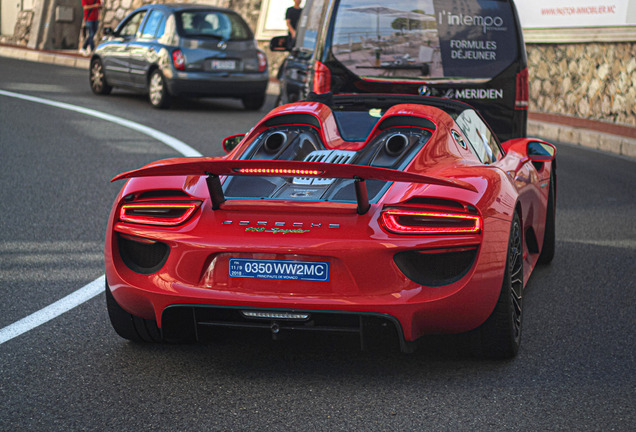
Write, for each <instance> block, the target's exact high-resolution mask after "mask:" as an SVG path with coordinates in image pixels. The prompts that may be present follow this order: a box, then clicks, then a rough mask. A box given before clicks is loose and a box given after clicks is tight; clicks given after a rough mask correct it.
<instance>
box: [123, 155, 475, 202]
mask: <svg viewBox="0 0 636 432" xmlns="http://www.w3.org/2000/svg"><path fill="white" fill-rule="evenodd" d="M191 175H198V176H204V175H205V176H207V178H206V182H207V185H208V190H209V192H210V198H211V199H212V208H213V209H214V210H216V209H218V208H219V207H220V205H221V204H222V203H224V202H225V196H224V194H223V189H222V188H221V181H220V178H219V177H220V176H255V177H321V178H339V179H350V180H354V181H355V184H354V185H355V190H356V200H357V203H358V213H359V214H364V213H366V212H367V211H368V210H369V208H370V204H369V197H368V193H367V187H366V183H365V180H382V181H390V182H407V183H425V184H433V185H438V186H448V187H453V188H459V189H466V190H469V191H473V192H477V189H476V188H475V187H474V186H473V185H471V184H470V183H467V182H464V181H461V180H452V179H447V178H442V177H435V176H429V175H423V174H415V173H409V172H404V171H398V170H393V169H388V168H379V167H371V166H365V165H350V164H346V165H345V164H334V163H324V162H302V161H285V160H274V161H271V160H233V159H220V158H215V157H198V158H173V159H164V160H160V161H157V162H153V163H150V164H148V165H146V166H144V167H141V168H139V169H136V170H132V171H128V172H124V173H121V174H119V175H117V176H115V177H114V178H113V179H112V180H111V181H117V180H123V179H129V178H133V177H158V176H191Z"/></svg>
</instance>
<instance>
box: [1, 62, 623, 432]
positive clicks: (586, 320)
mask: <svg viewBox="0 0 636 432" xmlns="http://www.w3.org/2000/svg"><path fill="white" fill-rule="evenodd" d="M87 80H88V79H87V73H86V72H85V71H81V70H77V69H70V68H64V67H58V66H52V65H44V64H36V63H29V62H22V61H17V60H10V59H5V58H0V90H5V91H10V92H15V93H20V94H26V95H31V96H37V97H40V98H46V99H49V100H54V101H59V102H65V103H69V104H74V105H78V106H82V107H87V108H91V109H95V110H99V111H101V112H105V113H109V114H113V115H117V116H120V117H123V118H126V119H128V120H132V121H135V122H138V123H141V124H144V125H147V126H149V127H152V128H156V129H158V130H160V131H161V132H164V133H166V134H169V135H171V136H173V137H175V138H177V139H179V140H182V141H184V142H185V143H187V144H189V145H190V146H191V147H193V148H195V149H196V150H198V151H199V152H201V153H203V154H205V155H218V154H220V153H221V151H222V150H221V147H220V141H221V139H222V138H223V137H225V136H228V135H232V134H234V133H241V132H245V131H247V130H248V129H249V128H250V127H251V126H252V125H253V124H254V122H255V121H256V120H257V119H258V118H259V117H260V116H262V115H263V114H264V113H265V112H266V109H267V108H269V107H271V106H272V104H273V96H272V97H270V99H269V100H268V105H267V106H266V108H264V109H263V110H262V111H261V112H257V113H249V112H245V111H243V110H242V109H241V105H240V102H238V101H232V100H221V101H189V102H182V103H179V104H178V105H177V106H176V107H175V109H174V110H171V111H156V110H154V109H152V108H150V106H149V105H148V104H147V102H146V101H145V100H144V98H143V97H142V96H139V95H135V94H132V93H127V92H123V91H115V92H114V93H113V95H111V96H108V97H97V96H94V95H92V93H91V92H90V90H89V87H88V82H87ZM558 148H559V155H558V172H559V184H558V196H557V215H558V216H557V253H556V257H555V259H554V261H553V263H552V264H551V265H550V266H546V267H540V268H538V269H537V270H536V271H535V273H534V274H533V276H532V278H531V280H530V283H529V285H528V288H527V291H526V297H525V318H524V320H525V321H524V334H523V341H522V346H521V349H520V352H519V355H518V357H517V358H516V359H514V360H512V361H507V362H494V361H480V360H475V359H473V358H470V357H469V356H467V355H465V354H464V353H463V351H462V350H461V349H460V348H458V347H457V345H456V344H455V340H454V339H452V338H431V339H430V340H427V341H425V343H424V344H423V345H422V346H421V347H420V349H419V350H418V351H417V352H416V353H415V354H411V355H404V354H400V353H397V352H392V351H388V350H381V351H378V352H360V351H359V350H358V349H357V345H356V343H355V342H352V341H350V340H335V339H324V340H323V339H316V340H308V341H304V340H298V339H292V340H289V341H281V342H273V341H271V340H269V339H261V338H254V337H251V336H244V337H243V338H241V339H238V340H232V339H225V340H221V341H218V342H216V343H210V344H204V345H187V346H172V345H139V344H133V343H129V342H126V341H124V340H123V339H121V338H119V337H118V336H117V335H116V334H115V333H114V331H113V330H112V328H111V327H110V323H109V321H108V317H107V313H106V307H105V298H104V295H103V294H99V295H97V296H96V297H94V298H93V299H91V300H89V301H87V302H85V303H83V304H81V305H79V306H78V307H76V308H74V309H72V310H70V311H68V312H66V313H64V314H62V315H61V316H59V317H56V318H54V319H52V320H51V321H48V322H46V323H44V324H42V325H40V326H38V327H36V328H34V329H33V330H30V331H28V332H26V333H24V334H21V335H19V336H17V337H15V338H13V339H11V340H8V341H7V342H4V343H2V344H0V430H2V431H17V430H29V431H40V430H41V431H79V430H104V431H105V430H117V431H133V430H134V431H198V430H201V431H210V430H219V431H232V430H236V431H241V430H282V429H289V430H319V431H322V430H325V431H327V430H328V431H332V430H334V431H335V430H347V431H349V430H364V431H371V430H381V431H386V430H400V431H406V430H418V431H419V430H452V431H473V430H488V431H490V430H519V431H530V430H578V431H584V430H591V431H592V430H593V431H599V430H603V431H611V430H618V431H628V430H633V429H634V425H635V424H636V367H635V366H636V359H635V354H636V348H635V347H636V344H635V340H634V327H635V324H636V314H635V306H634V305H635V304H636V284H635V282H634V276H635V275H636V161H634V160H628V159H622V158H619V157H615V156H609V155H605V154H601V153H598V152H593V151H589V150H586V149H583V148H574V147H569V146H564V145H559V146H558ZM176 155H177V153H176V152H175V151H174V150H172V149H171V148H169V147H167V146H165V145H164V144H162V143H161V142H159V141H157V140H155V139H153V138H150V137H148V136H147V135H144V134H142V133H140V132H136V131H133V130H130V129H128V128H126V127H123V126H120V125H117V124H114V123H111V122H106V121H104V120H100V119H97V118H94V117H90V116H87V115H85V114H82V113H78V112H73V111H68V110H64V109H60V108H57V107H52V106H48V105H42V104H40V103H35V102H31V101H25V100H21V99H16V98H13V97H7V96H5V95H2V94H0V168H1V169H0V181H1V185H2V188H1V189H0V208H1V212H0V214H1V217H0V296H1V299H2V301H1V302H0V331H1V330H2V329H3V328H6V327H7V326H9V325H11V324H12V323H14V322H16V321H18V320H20V319H21V318H23V317H25V316H28V315H29V314H31V313H33V312H36V311H38V310H40V309H41V308H43V307H45V306H47V305H49V304H51V303H53V302H55V301H57V300H59V299H60V298H63V297H64V296H66V295H67V294H70V293H73V292H74V291H76V290H78V289H79V288H81V287H83V286H85V285H87V284H89V283H90V282H91V281H94V280H95V279H97V278H98V277H99V276H101V275H102V274H103V257H102V247H103V238H104V234H105V226H106V219H107V216H108V212H109V208H110V205H111V203H112V200H113V198H114V196H115V194H116V193H117V190H118V188H119V187H120V185H118V184H111V183H109V180H110V179H111V178H112V177H113V176H114V175H115V174H117V173H119V172H121V171H125V170H128V169H132V168H135V167H138V166H140V165H143V164H145V163H147V162H150V161H153V160H156V159H159V158H164V157H172V156H176Z"/></svg>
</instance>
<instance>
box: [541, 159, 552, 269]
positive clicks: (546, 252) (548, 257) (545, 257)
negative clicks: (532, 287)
mask: <svg viewBox="0 0 636 432" xmlns="http://www.w3.org/2000/svg"><path fill="white" fill-rule="evenodd" d="M553 169H554V167H553ZM554 178H555V176H554V171H552V173H551V174H550V192H548V209H547V214H546V218H545V234H544V236H543V246H542V247H541V255H539V263H540V264H549V263H551V262H552V259H554V251H555V249H556V203H555V190H554V189H555V184H554Z"/></svg>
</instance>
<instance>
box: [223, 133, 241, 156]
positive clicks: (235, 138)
mask: <svg viewBox="0 0 636 432" xmlns="http://www.w3.org/2000/svg"><path fill="white" fill-rule="evenodd" d="M243 138H245V134H239V135H232V136H229V137H227V138H225V139H224V140H223V150H225V152H226V153H229V152H231V151H232V150H234V149H235V148H236V146H237V145H239V143H240V142H241V141H242V140H243Z"/></svg>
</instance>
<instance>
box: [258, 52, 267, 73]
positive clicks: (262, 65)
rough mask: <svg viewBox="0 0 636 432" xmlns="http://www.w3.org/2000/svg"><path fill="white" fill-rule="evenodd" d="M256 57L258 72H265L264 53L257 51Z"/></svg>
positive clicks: (265, 58) (265, 57) (265, 61)
mask: <svg viewBox="0 0 636 432" xmlns="http://www.w3.org/2000/svg"><path fill="white" fill-rule="evenodd" d="M256 57H258V71H259V72H265V71H266V70H267V56H266V55H265V53H264V52H262V51H257V52H256Z"/></svg>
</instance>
